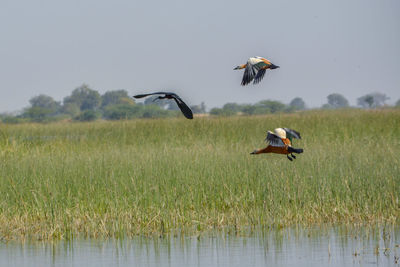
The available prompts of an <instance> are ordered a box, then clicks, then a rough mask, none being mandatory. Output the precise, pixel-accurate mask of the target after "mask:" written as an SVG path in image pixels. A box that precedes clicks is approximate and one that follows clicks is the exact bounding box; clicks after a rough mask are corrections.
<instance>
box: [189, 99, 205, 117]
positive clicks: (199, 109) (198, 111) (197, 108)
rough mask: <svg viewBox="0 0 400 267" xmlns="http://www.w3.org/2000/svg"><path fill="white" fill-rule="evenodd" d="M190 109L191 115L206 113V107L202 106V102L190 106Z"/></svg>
mask: <svg viewBox="0 0 400 267" xmlns="http://www.w3.org/2000/svg"><path fill="white" fill-rule="evenodd" d="M190 109H191V110H192V111H193V113H196V114H202V113H206V105H205V104H204V102H201V104H200V105H194V106H191V107H190Z"/></svg>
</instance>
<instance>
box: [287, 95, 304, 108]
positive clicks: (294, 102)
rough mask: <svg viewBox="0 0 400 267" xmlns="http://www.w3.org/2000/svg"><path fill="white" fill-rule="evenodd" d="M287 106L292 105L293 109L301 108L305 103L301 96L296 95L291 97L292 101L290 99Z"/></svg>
mask: <svg viewBox="0 0 400 267" xmlns="http://www.w3.org/2000/svg"><path fill="white" fill-rule="evenodd" d="M289 106H290V107H292V108H293V109H294V110H303V109H305V108H306V103H304V101H303V99H302V98H301V97H296V98H293V100H292V101H290V104H289Z"/></svg>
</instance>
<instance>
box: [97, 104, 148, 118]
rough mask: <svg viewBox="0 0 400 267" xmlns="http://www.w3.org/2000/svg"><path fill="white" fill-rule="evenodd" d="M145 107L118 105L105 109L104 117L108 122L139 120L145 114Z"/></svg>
mask: <svg viewBox="0 0 400 267" xmlns="http://www.w3.org/2000/svg"><path fill="white" fill-rule="evenodd" d="M143 110H144V107H143V106H138V105H129V104H118V105H112V106H108V107H106V108H105V111H104V114H103V117H104V118H105V119H108V120H121V119H132V118H139V117H141V116H142V114H143Z"/></svg>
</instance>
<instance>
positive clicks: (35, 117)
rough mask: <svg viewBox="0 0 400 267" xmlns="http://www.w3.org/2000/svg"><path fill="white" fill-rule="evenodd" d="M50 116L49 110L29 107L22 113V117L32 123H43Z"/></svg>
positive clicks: (50, 111)
mask: <svg viewBox="0 0 400 267" xmlns="http://www.w3.org/2000/svg"><path fill="white" fill-rule="evenodd" d="M51 114H52V110H51V109H48V108H42V107H30V108H27V109H26V110H25V111H24V113H23V114H22V117H25V118H29V119H30V120H31V121H34V122H43V121H45V120H46V118H47V117H50V115H51Z"/></svg>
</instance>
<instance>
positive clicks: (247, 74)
mask: <svg viewBox="0 0 400 267" xmlns="http://www.w3.org/2000/svg"><path fill="white" fill-rule="evenodd" d="M277 68H279V66H277V65H274V64H272V63H271V61H269V60H268V59H266V58H263V57H251V58H249V59H248V60H247V63H246V64H243V65H239V66H237V67H236V68H234V70H240V69H245V70H244V74H243V79H242V85H247V84H249V83H251V81H253V84H257V83H259V82H260V81H261V80H262V79H263V78H264V75H265V71H266V70H267V69H271V70H273V69H277Z"/></svg>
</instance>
